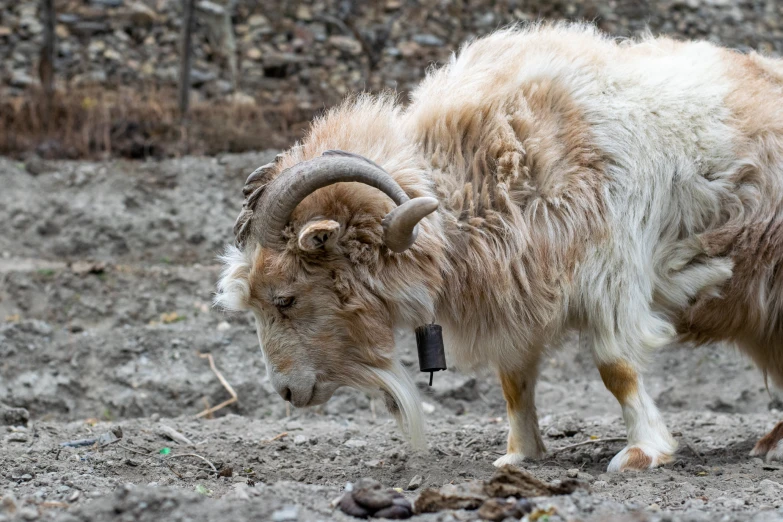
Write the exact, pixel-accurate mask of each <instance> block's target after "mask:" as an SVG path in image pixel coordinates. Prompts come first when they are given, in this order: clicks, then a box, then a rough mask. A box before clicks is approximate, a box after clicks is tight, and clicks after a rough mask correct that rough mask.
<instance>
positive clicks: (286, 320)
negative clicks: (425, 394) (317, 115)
mask: <svg viewBox="0 0 783 522" xmlns="http://www.w3.org/2000/svg"><path fill="white" fill-rule="evenodd" d="M281 163H282V162H280V161H277V162H275V163H272V164H269V165H265V166H264V167H261V168H260V169H258V170H256V171H255V172H254V173H253V174H251V175H250V177H249V178H248V180H247V182H246V185H245V189H244V193H245V196H246V199H245V203H244V207H243V210H242V213H241V214H240V216H239V218H238V220H237V223H236V225H235V229H234V231H235V234H236V246H234V247H231V248H230V249H229V251H228V252H227V254H226V255H225V257H224V263H225V266H226V268H225V271H224V274H223V277H222V278H221V281H220V283H219V285H218V286H219V287H218V297H217V301H218V302H219V303H220V304H222V305H223V306H224V307H226V308H229V309H235V310H250V311H252V312H253V315H254V316H255V320H256V325H257V331H258V337H259V340H260V343H261V347H262V350H263V352H264V355H265V359H266V364H267V371H268V373H269V377H270V380H271V382H272V384H273V385H274V387H275V389H276V390H277V392H278V393H279V394H280V395H281V396H282V397H283V398H284V399H286V400H288V401H290V402H291V403H292V404H293V405H294V406H311V405H316V404H322V403H324V402H326V401H327V400H329V398H330V397H331V396H332V394H333V393H334V391H335V390H336V389H337V388H339V387H341V386H352V387H355V388H359V389H364V390H366V391H370V392H373V391H376V392H381V393H382V394H383V395H384V398H385V399H386V404H387V406H389V409H390V410H391V411H392V413H395V415H396V416H397V419H398V421H399V422H400V423H401V424H402V425H404V426H405V427H406V428H407V431H408V432H409V434H410V435H411V437H412V439H413V440H414V442H416V441H417V439H420V437H421V428H420V421H419V411H418V410H419V402H418V399H417V398H416V393H415V387H414V386H413V385H412V383H411V382H410V378H409V377H408V376H407V373H406V371H405V370H404V369H403V368H402V366H401V365H400V363H399V361H398V360H397V358H396V357H395V349H394V348H395V345H394V333H393V332H394V327H395V324H396V323H399V322H401V321H411V320H413V319H412V317H410V316H411V315H414V314H417V313H423V312H422V311H423V310H424V311H427V312H429V313H430V314H431V313H432V308H433V305H432V292H426V291H423V290H422V288H421V286H422V285H426V284H427V282H426V281H425V279H426V278H427V277H428V271H427V270H426V269H422V267H421V265H422V264H424V265H426V264H427V263H426V262H424V263H422V259H424V258H427V255H426V252H425V251H424V248H426V243H427V240H424V241H420V242H423V243H425V245H423V246H422V245H416V246H415V247H414V248H412V249H411V247H413V246H414V243H415V242H416V239H417V235H418V232H419V228H420V226H430V227H431V225H429V224H427V223H426V222H425V223H420V222H421V220H422V219H423V218H424V217H425V216H427V215H428V214H430V213H432V212H433V211H434V210H435V209H436V208H437V206H438V201H437V200H436V199H435V198H432V197H427V196H422V197H414V198H413V199H411V198H409V197H408V195H407V194H406V192H405V191H404V190H403V189H402V188H401V187H400V185H399V184H398V183H397V182H396V181H395V179H394V178H393V177H392V176H391V175H390V174H389V173H387V172H386V171H385V170H384V169H383V168H381V167H380V166H378V165H376V164H375V163H373V162H372V161H370V160H369V159H367V158H365V157H362V156H359V155H355V154H350V153H345V152H341V151H327V152H325V153H323V155H320V156H316V157H314V158H312V159H309V160H307V161H299V162H297V163H294V164H292V165H291V166H289V167H288V168H285V169H283V168H282V167H281V165H280V164H281ZM289 163H290V162H289ZM346 182H352V183H346ZM368 186H369V187H372V188H369V187H368ZM383 193H385V194H386V195H385V196H384V195H383ZM391 201H393V202H394V203H395V204H396V206H393V207H392V205H391ZM389 209H391V210H389ZM409 249H410V250H409ZM406 314H407V315H408V317H406ZM419 319H420V320H421V321H426V320H428V319H431V316H430V317H420V318H419Z"/></svg>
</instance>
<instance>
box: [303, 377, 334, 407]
mask: <svg viewBox="0 0 783 522" xmlns="http://www.w3.org/2000/svg"><path fill="white" fill-rule="evenodd" d="M338 388H340V385H339V384H335V383H331V382H317V383H315V386H314V387H313V394H312V395H311V396H310V399H309V400H308V401H307V402H306V403H305V404H294V406H295V407H297V408H302V407H306V406H320V405H321V404H326V403H327V402H329V399H331V398H332V395H334V392H336V391H337V389H338ZM291 404H293V403H291Z"/></svg>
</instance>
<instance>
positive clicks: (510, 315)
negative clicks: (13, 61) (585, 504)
mask: <svg viewBox="0 0 783 522" xmlns="http://www.w3.org/2000/svg"><path fill="white" fill-rule="evenodd" d="M782 185H783V62H781V61H778V60H774V59H771V58H765V57H762V56H760V55H758V54H755V53H751V54H748V55H743V54H739V53H736V52H732V51H729V50H725V49H721V48H718V47H716V46H713V45H711V44H709V43H704V42H701V43H693V42H677V41H673V40H670V39H667V38H648V39H644V40H642V41H638V42H629V41H623V42H617V41H614V40H612V39H610V38H608V37H606V36H603V35H601V34H599V33H598V32H597V31H596V30H595V29H594V28H592V27H590V26H586V25H554V26H553V25H540V26H530V27H527V28H512V29H505V30H501V31H498V32H495V33H493V34H491V35H489V36H486V37H484V38H481V39H478V40H476V41H474V42H472V43H470V44H467V45H466V46H464V47H463V48H462V49H461V50H460V52H459V53H458V55H457V56H455V57H453V58H452V60H451V61H450V62H449V63H448V64H447V65H445V66H444V67H442V68H440V69H438V70H434V71H431V72H429V73H428V75H427V77H426V78H425V79H424V80H423V81H422V83H421V84H420V86H419V87H418V88H417V89H416V90H415V92H414V93H413V95H412V102H411V103H410V105H408V106H407V107H402V106H400V105H399V104H398V103H396V101H395V99H394V98H393V97H392V96H389V95H385V96H384V95H382V96H369V95H361V96H355V97H353V98H351V99H349V100H348V101H346V102H345V103H344V104H343V105H341V106H339V107H337V108H335V109H332V110H331V111H329V112H328V113H327V114H326V115H325V116H323V117H322V118H319V119H317V120H316V121H315V122H314V123H313V125H312V128H311V129H310V131H309V134H308V136H307V137H306V139H305V140H304V141H303V142H302V143H301V144H298V145H296V146H295V147H293V148H292V149H290V150H289V151H287V152H285V153H284V154H281V155H279V156H278V158H277V160H276V161H275V162H273V163H271V164H269V165H265V166H263V167H261V168H259V169H258V170H257V171H256V172H254V173H253V174H252V175H251V176H250V177H249V178H248V180H247V184H246V186H245V196H246V198H245V204H244V207H243V210H242V213H241V214H240V216H239V218H238V220H237V223H236V226H235V234H236V245H235V246H232V247H229V249H228V250H227V252H226V254H225V255H224V258H223V261H224V263H225V270H224V272H223V275H222V277H221V280H220V282H219V285H218V294H217V302H218V303H220V304H221V305H222V306H224V307H226V308H228V309H233V310H250V311H252V313H253V315H254V316H255V320H256V324H257V330H258V336H259V340H260V342H261V346H262V348H263V352H264V355H265V357H266V361H267V367H268V372H269V375H270V379H271V382H272V383H273V385H274V387H275V388H276V390H277V391H278V392H279V393H280V395H281V396H282V397H283V398H284V399H286V400H288V401H290V402H291V403H292V404H293V405H295V406H307V405H315V404H321V403H324V402H326V401H327V400H328V399H329V398H330V396H331V395H332V393H333V392H334V391H335V389H337V388H338V387H340V386H353V387H357V388H360V389H365V390H368V391H380V392H381V393H382V394H383V395H384V396H385V398H386V403H387V405H388V406H389V407H390V409H391V410H392V412H394V413H395V414H396V415H397V417H398V421H399V422H400V423H401V425H402V426H403V427H404V428H405V429H406V430H407V431H408V433H409V434H410V436H411V437H412V439H413V441H414V442H420V441H421V437H422V433H421V432H422V429H421V420H420V416H421V412H420V411H419V404H420V403H419V401H418V399H417V395H416V391H415V387H414V386H413V384H412V382H411V381H410V378H409V377H408V376H407V374H406V372H405V370H404V369H403V367H402V366H401V364H400V362H399V357H398V355H397V354H396V353H395V344H394V336H393V330H394V328H395V327H397V326H401V325H402V326H406V327H411V328H412V327H416V326H419V325H422V324H426V323H430V322H432V321H433V320H436V321H438V322H439V323H440V324H442V326H443V331H444V336H445V338H446V342H447V354H448V358H449V364H450V365H455V366H457V367H461V368H468V369H470V368H478V367H481V366H487V365H489V366H491V367H494V368H495V369H496V370H497V371H498V374H499V377H500V382H501V385H502V389H503V394H504V396H505V399H506V402H507V409H508V419H509V424H510V433H509V437H508V449H507V454H506V455H505V456H503V457H501V458H499V459H498V460H497V461H496V463H495V464H496V465H503V464H520V463H521V462H522V461H523V460H524V459H526V458H538V457H541V456H542V455H543V454H544V452H545V448H544V444H543V442H542V440H541V436H540V433H539V427H538V420H537V417H536V410H535V403H534V387H535V383H536V378H537V368H538V364H539V361H540V359H541V357H542V354H543V353H544V351H545V350H546V349H548V348H550V347H556V346H557V345H558V343H560V342H562V340H563V337H564V334H565V333H566V332H567V331H569V330H573V329H579V330H581V332H583V333H584V334H586V335H588V336H589V338H590V341H591V346H592V355H593V357H594V360H595V363H596V365H597V366H598V369H599V371H600V374H601V377H602V379H603V381H604V383H605V385H606V387H607V388H608V389H609V391H611V392H612V394H614V396H615V397H616V398H617V400H618V401H619V403H620V405H621V406H622V411H623V417H624V420H625V423H626V427H627V431H628V445H627V446H626V447H625V448H624V449H623V450H622V451H621V452H620V453H618V454H617V455H616V456H615V457H614V458H613V459H612V461H611V463H610V464H609V470H610V471H621V470H625V469H646V468H651V467H654V466H658V465H660V464H663V463H666V462H669V461H670V460H671V459H672V456H673V453H674V451H675V449H676V443H675V441H674V439H673V438H672V436H671V435H670V434H669V431H668V430H667V428H666V426H665V424H664V422H663V419H662V417H661V415H660V413H659V411H658V409H657V408H656V406H655V404H654V403H653V401H652V399H651V398H650V396H649V395H648V394H647V392H646V391H645V388H644V384H643V382H642V378H641V376H640V371H641V369H642V367H643V364H644V361H645V358H646V356H647V355H648V354H649V353H650V352H651V351H653V350H655V349H656V348H658V347H661V346H663V345H665V344H667V343H671V342H673V341H677V340H679V341H685V342H693V343H707V342H712V341H717V340H729V341H732V342H735V343H736V344H737V345H738V346H739V347H740V349H741V350H743V351H744V352H745V353H747V354H748V355H749V356H750V357H751V358H752V359H753V360H754V361H755V362H756V364H757V365H758V366H759V367H760V368H761V370H762V371H763V372H764V375H765V377H766V375H769V376H770V377H771V378H772V379H773V381H774V382H775V383H776V384H778V385H783V270H781V266H783V241H782V240H783V186H782ZM760 378H761V377H760ZM781 438H783V424H780V425H778V426H777V427H776V429H775V430H773V431H772V432H771V433H770V434H769V435H767V436H766V437H764V438H763V439H762V440H761V441H759V443H758V444H757V445H756V448H755V449H754V454H758V455H766V456H767V458H778V459H783V443H780V442H779V441H780V439H781Z"/></svg>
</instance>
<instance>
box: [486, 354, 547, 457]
mask: <svg viewBox="0 0 783 522" xmlns="http://www.w3.org/2000/svg"><path fill="white" fill-rule="evenodd" d="M499 375H500V384H501V386H502V387H503V396H504V397H505V399H506V412H507V413H508V423H509V433H508V446H507V449H506V454H505V455H504V456H502V457H500V458H499V459H497V460H496V461H495V462H494V464H495V466H497V467H501V466H505V465H507V464H509V465H512V466H519V465H521V464H522V461H524V460H525V459H539V458H541V457H542V456H543V455H544V453H545V452H546V447H545V446H544V442H543V441H542V440H541V432H540V431H539V428H538V416H537V415H536V402H535V388H536V380H537V378H538V364H537V361H536V362H534V363H533V364H530V366H528V367H527V368H525V369H524V370H519V371H506V370H500V371H499Z"/></svg>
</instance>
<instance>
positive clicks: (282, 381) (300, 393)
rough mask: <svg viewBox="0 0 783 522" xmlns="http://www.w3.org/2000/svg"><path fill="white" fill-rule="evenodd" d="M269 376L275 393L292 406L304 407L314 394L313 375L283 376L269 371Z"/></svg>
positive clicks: (308, 373) (307, 373)
mask: <svg viewBox="0 0 783 522" xmlns="http://www.w3.org/2000/svg"><path fill="white" fill-rule="evenodd" d="M269 376H270V377H271V380H272V386H274V388H275V391H277V393H278V394H279V395H280V397H282V398H283V400H286V401H288V402H290V403H291V404H293V405H294V406H296V407H297V408H298V407H301V406H306V405H307V403H308V402H310V399H312V397H313V393H314V392H315V374H314V373H310V372H306V373H300V374H296V375H284V374H280V373H277V372H275V371H270V372H269Z"/></svg>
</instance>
